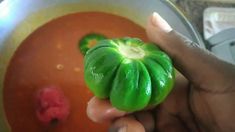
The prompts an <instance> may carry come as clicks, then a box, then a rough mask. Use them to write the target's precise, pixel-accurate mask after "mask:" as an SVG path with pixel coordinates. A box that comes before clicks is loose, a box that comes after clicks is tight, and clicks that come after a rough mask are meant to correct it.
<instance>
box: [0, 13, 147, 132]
mask: <svg viewBox="0 0 235 132" xmlns="http://www.w3.org/2000/svg"><path fill="white" fill-rule="evenodd" d="M89 33H99V34H103V35H105V36H106V37H108V38H118V37H137V38H140V39H142V40H144V41H147V38H146V35H145V30H144V29H143V28H142V27H140V26H139V25H137V24H135V23H133V22H131V21H130V20H128V19H126V18H123V17H120V16H116V15H111V14H106V13H101V12H84V13H75V14H70V15H66V16H63V17H60V18H57V19H54V20H52V21H50V22H48V23H46V24H45V25H43V26H42V27H40V28H38V29H37V30H36V31H35V32H33V33H32V34H31V35H30V36H28V37H27V38H26V39H25V40H24V41H23V42H22V44H21V45H20V46H19V48H18V49H17V51H16V52H15V54H14V56H13V58H12V60H11V62H10V64H9V67H8V70H7V73H6V76H5V81H4V108H5V111H6V116H7V119H8V122H9V124H10V126H11V128H12V131H13V132H26V131H27V132H43V131H56V132H79V131H80V132H92V131H107V128H108V126H107V124H106V125H105V124H96V123H93V122H92V121H90V120H89V119H88V117H87V115H86V106H87V102H88V100H89V99H90V98H91V97H92V94H91V93H90V91H89V90H88V88H87V87H86V85H85V83H84V77H83V72H84V71H83V55H82V54H81V53H80V51H79V47H78V43H79V40H80V39H81V38H82V37H83V36H85V35H86V34H89ZM45 87H58V88H59V89H60V90H61V91H62V92H63V94H64V96H65V97H66V98H67V100H68V102H69V104H70V113H69V115H68V117H67V118H66V120H64V121H63V122H60V123H58V124H57V125H51V126H49V127H48V126H45V125H43V124H42V123H41V122H40V121H39V120H38V117H37V115H36V112H35V102H36V101H35V96H36V94H37V92H38V91H39V90H40V89H42V88H45Z"/></svg>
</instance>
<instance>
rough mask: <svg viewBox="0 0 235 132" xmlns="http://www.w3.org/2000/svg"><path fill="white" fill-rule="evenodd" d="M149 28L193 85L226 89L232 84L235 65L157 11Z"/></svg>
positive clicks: (208, 89)
mask: <svg viewBox="0 0 235 132" xmlns="http://www.w3.org/2000/svg"><path fill="white" fill-rule="evenodd" d="M146 32H147V35H148V37H149V39H150V40H151V41H153V42H154V43H156V44H157V45H158V46H159V47H160V48H161V49H162V50H164V51H165V52H167V53H168V55H169V56H170V57H171V58H172V59H173V63H174V65H175V67H176V69H178V70H179V71H180V72H181V73H182V74H183V75H184V76H185V77H186V78H187V79H189V81H191V82H192V83H194V85H197V86H199V87H200V88H201V89H203V90H207V91H224V90H228V89H227V88H231V87H233V86H232V85H233V83H234V82H235V80H234V79H235V67H234V66H233V65H232V64H229V63H226V62H224V61H222V60H219V59H218V58H216V57H215V56H214V55H212V54H211V53H210V52H209V51H207V50H205V49H201V48H200V47H198V45H197V44H196V43H194V42H192V41H191V40H189V39H188V38H186V37H184V36H183V35H181V34H180V33H178V32H176V31H174V30H173V29H172V28H171V26H170V25H169V24H168V23H167V22H166V21H165V20H164V19H163V18H162V17H161V16H160V15H159V14H158V13H156V12H155V13H153V14H152V15H151V16H150V18H149V20H148V23H147V27H146ZM210 88H213V89H210ZM221 88H224V89H221Z"/></svg>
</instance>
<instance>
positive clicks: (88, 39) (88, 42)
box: [79, 33, 106, 55]
mask: <svg viewBox="0 0 235 132" xmlns="http://www.w3.org/2000/svg"><path fill="white" fill-rule="evenodd" d="M104 39H106V37H105V36H104V35H101V34H97V33H90V34H87V35H85V36H84V37H82V39H81V40H80V41H79V49H80V51H81V52H82V54H83V55H85V54H86V52H87V51H88V50H89V49H90V48H91V47H93V46H95V45H96V44H97V42H99V41H100V40H104Z"/></svg>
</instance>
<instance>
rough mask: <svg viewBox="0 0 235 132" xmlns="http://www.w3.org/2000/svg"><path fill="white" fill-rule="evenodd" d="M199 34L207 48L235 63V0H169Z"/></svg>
mask: <svg viewBox="0 0 235 132" xmlns="http://www.w3.org/2000/svg"><path fill="white" fill-rule="evenodd" d="M170 1H172V2H173V3H174V4H175V5H176V6H177V7H178V8H179V10H181V12H183V14H184V15H185V16H186V17H187V18H188V19H189V21H190V22H191V23H192V24H193V25H194V26H195V27H196V29H197V30H198V31H199V33H200V34H201V36H202V38H203V40H204V42H205V45H206V47H207V49H209V50H210V51H212V52H213V53H214V54H215V55H216V56H218V57H219V58H221V59H223V60H225V61H228V62H230V63H233V64H235V0H170Z"/></svg>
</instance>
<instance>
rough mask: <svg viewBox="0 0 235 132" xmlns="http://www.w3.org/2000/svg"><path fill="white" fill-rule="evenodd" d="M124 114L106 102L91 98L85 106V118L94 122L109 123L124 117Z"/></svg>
mask: <svg viewBox="0 0 235 132" xmlns="http://www.w3.org/2000/svg"><path fill="white" fill-rule="evenodd" d="M125 114H126V112H124V111H120V110H117V109H116V108H114V107H113V106H112V105H111V104H110V102H109V101H108V100H102V99H98V98H97V97H93V98H91V99H90V101H89V102H88V104H87V116H88V117H89V118H90V119H91V120H92V121H94V122H97V123H102V122H111V121H113V120H114V119H116V118H118V117H121V116H124V115H125Z"/></svg>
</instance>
